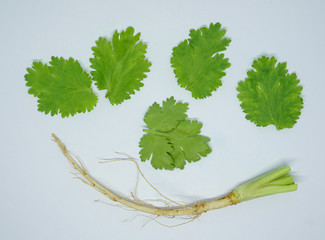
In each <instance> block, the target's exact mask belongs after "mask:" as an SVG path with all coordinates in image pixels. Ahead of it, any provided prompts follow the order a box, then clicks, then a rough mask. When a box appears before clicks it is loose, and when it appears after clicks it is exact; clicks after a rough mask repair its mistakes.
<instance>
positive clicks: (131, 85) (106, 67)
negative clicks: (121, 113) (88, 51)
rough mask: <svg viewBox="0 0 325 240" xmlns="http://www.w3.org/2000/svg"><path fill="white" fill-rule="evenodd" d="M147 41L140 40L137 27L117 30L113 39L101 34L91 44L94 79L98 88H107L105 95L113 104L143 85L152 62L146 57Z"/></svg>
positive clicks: (118, 102)
mask: <svg viewBox="0 0 325 240" xmlns="http://www.w3.org/2000/svg"><path fill="white" fill-rule="evenodd" d="M146 49H147V45H146V44H144V43H143V42H142V41H140V33H137V34H135V35H134V29H133V28H132V27H128V28H127V29H126V30H125V31H122V32H121V33H118V32H117V31H115V33H114V35H113V38H112V40H108V39H106V38H103V37H100V38H99V39H98V40H97V41H96V46H95V47H93V48H92V50H93V55H94V57H93V58H91V59H90V62H91V66H90V67H91V68H92V69H94V71H91V75H92V76H93V80H94V81H95V84H96V86H97V87H98V89H99V90H107V93H106V98H108V99H109V101H110V102H111V104H120V103H122V102H123V101H124V100H127V99H130V95H131V94H134V93H135V90H138V91H139V90H140V87H142V86H143V83H142V80H143V79H144V78H146V77H147V76H146V74H145V73H146V72H149V67H150V66H151V63H150V62H149V61H148V60H147V59H146V58H145V53H146Z"/></svg>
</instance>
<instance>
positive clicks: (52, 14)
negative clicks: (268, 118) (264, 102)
mask: <svg viewBox="0 0 325 240" xmlns="http://www.w3.org/2000/svg"><path fill="white" fill-rule="evenodd" d="M324 11H325V5H324V1H239V0H238V1H216V0H213V1H212V0H211V1H205V0H200V1H190V0H187V1H175V0H174V1H144V0H138V1H121V0H119V1H118V0H116V1H95V0H94V1H90V0H89V1H70V0H57V1H4V0H2V1H1V3H0V33H1V38H0V66H1V71H0V80H1V88H0V98H1V101H0V110H1V120H0V126H1V135H0V136H1V137H0V146H1V160H0V161H1V162H0V164H1V165H0V178H1V181H0V189H1V192H0V238H1V239H5V240H7V239H10V240H11V239H33V240H38V239H42V240H43V239H46V240H50V239H53V240H54V239H55V240H57V239H78V240H83V239H134V240H135V239H198V238H201V239H325V230H324V221H325V220H324V219H325V208H324V202H325V195H324V182H325V174H324V167H325V163H324V134H325V127H324V117H325V111H324V103H325V101H324V89H325V81H324V80H325V79H324V67H325V60H324V56H325V47H324V45H325V34H324V23H325V14H324ZM211 22H213V23H215V22H220V23H221V24H222V26H223V27H225V28H226V29H227V36H229V37H230V38H231V39H232V42H231V44H230V46H229V48H228V49H227V51H226V52H225V55H226V56H227V57H228V58H229V59H230V62H231V64H232V66H231V67H230V68H229V69H228V70H227V75H226V77H224V78H223V86H221V87H220V88H219V89H218V90H217V91H216V92H214V93H213V96H212V97H209V98H207V99H205V100H195V99H193V98H192V97H191V94H190V92H188V91H186V90H184V89H182V88H180V87H179V86H178V85H177V82H176V79H175V77H174V74H173V71H172V68H171V67H170V57H171V50H172V48H173V47H174V46H176V45H177V44H178V43H179V42H180V41H182V40H184V39H185V38H187V37H188V33H189V30H190V29H191V28H195V29H197V28H199V27H201V26H203V25H207V24H209V23H211ZM128 26H133V27H134V28H135V30H136V31H137V32H141V34H142V35H141V38H142V40H143V41H145V42H146V43H148V54H147V57H148V58H149V59H150V61H151V62H152V67H151V71H150V73H149V74H148V77H147V78H146V79H145V80H144V87H143V88H142V89H141V91H140V92H137V93H136V94H135V95H133V96H132V98H131V100H128V101H125V102H124V103H123V104H121V105H119V106H111V105H110V104H109V102H108V100H107V99H105V98H104V95H105V93H104V92H103V91H98V90H97V89H95V88H94V89H95V93H96V94H97V95H98V96H99V101H98V106H97V107H96V108H95V109H94V110H93V111H92V112H90V113H87V114H78V115H76V116H74V117H70V118H65V119H62V118H61V117H60V116H55V117H51V116H49V115H45V114H43V113H40V112H38V111H37V99H36V98H34V97H33V96H32V95H29V94H28V93H27V91H28V88H27V87H26V86H25V80H24V75H25V74H26V73H27V72H26V68H27V67H30V66H31V64H32V62H33V60H35V59H38V60H42V61H43V62H48V61H49V60H50V57H51V56H63V57H65V58H68V57H74V58H76V59H78V60H79V61H80V63H81V64H82V65H83V66H84V68H85V69H86V70H87V71H89V70H90V69H89V65H90V64H89V58H90V57H91V56H92V51H91V47H92V46H94V44H95V40H97V39H98V37H99V36H108V37H110V36H111V35H112V33H113V32H114V31H115V30H116V29H118V30H122V29H125V28H126V27H128ZM261 54H268V55H274V56H276V57H277V59H278V60H279V61H286V62H287V63H288V69H289V72H296V73H297V75H298V77H299V79H300V80H301V84H302V86H303V88H304V89H303V98H304V109H303V110H302V114H301V117H300V119H299V120H298V123H297V124H296V125H295V126H294V128H292V129H287V130H282V131H277V130H276V129H275V127H274V126H269V127H265V128H259V127H256V126H255V125H254V124H253V123H251V122H249V121H247V120H246V119H245V117H244V114H243V112H242V110H241V108H240V106H239V101H238V100H237V97H236V95H237V92H236V86H237V83H238V81H240V80H243V79H244V78H245V76H246V72H247V70H248V69H249V68H250V66H251V64H252V62H253V60H254V59H256V58H257V57H258V56H260V55H261ZM170 96H174V97H175V98H176V99H178V100H181V101H184V102H188V103H189V104H190V105H189V107H190V109H189V111H188V115H189V116H190V117H191V118H197V119H199V120H200V121H201V122H202V123H203V124H204V126H203V129H202V130H203V134H204V135H207V136H209V137H210V138H211V144H210V145H211V147H212V149H213V152H212V153H211V154H210V155H209V156H208V157H207V158H204V159H202V160H201V161H199V162H197V163H192V164H187V166H186V167H185V169H184V170H183V171H181V170H175V171H157V170H154V169H153V168H152V167H151V165H150V163H149V162H145V163H140V166H141V169H142V170H143V172H144V173H145V175H146V176H147V178H148V179H150V181H151V182H152V183H153V184H154V185H155V186H157V187H158V188H159V189H160V190H161V191H162V192H163V193H164V194H166V195H168V196H169V197H171V198H173V199H175V200H183V201H188V202H191V201H196V200H200V199H207V198H214V197H218V196H221V195H223V194H226V193H227V192H229V191H231V190H232V189H233V188H234V187H236V186H237V185H238V184H240V183H242V182H243V181H246V180H249V179H251V178H253V177H256V176H258V175H260V174H262V173H264V172H267V171H269V170H273V169H275V168H277V167H280V166H283V165H290V166H291V168H292V169H293V176H294V177H295V180H296V182H297V183H298V186H299V187H298V191H296V192H292V193H286V194H278V195H273V196H269V197H264V198H260V199H255V200H252V201H249V202H244V203H241V204H239V205H237V206H232V207H228V208H225V209H221V210H216V211H211V212H209V213H206V214H203V215H202V216H201V217H200V218H199V220H196V221H194V222H191V223H188V224H185V225H183V226H180V227H176V228H166V227H162V226H160V225H159V224H157V223H155V222H149V223H148V224H147V225H146V226H145V227H144V228H142V226H143V225H144V224H145V223H146V222H148V221H149V220H150V219H149V218H147V217H144V216H142V215H140V213H137V212H130V211H126V210H123V209H120V208H118V207H113V206H109V205H107V204H103V203H98V202H94V200H96V199H99V200H101V201H105V202H106V203H111V202H110V201H109V200H108V199H105V197H104V196H102V195H101V194H100V193H98V192H96V191H95V190H93V189H91V188H90V187H89V186H87V185H85V184H83V183H82V182H80V181H78V180H76V179H73V178H72V177H73V175H72V174H71V171H72V169H71V167H70V165H69V164H68V162H67V161H66V159H65V158H64V157H63V155H62V154H61V152H60V150H59V148H58V147H57V145H56V144H55V143H54V142H53V141H51V133H56V134H57V135H58V136H59V137H60V138H61V140H62V141H63V142H64V143H65V144H66V145H67V146H68V148H69V149H70V150H71V151H72V152H73V153H75V154H77V155H78V156H79V157H80V158H81V159H82V160H83V162H84V163H85V165H86V166H87V168H88V170H89V172H90V173H91V174H92V175H93V176H95V177H96V178H97V179H98V180H99V181H101V182H102V183H104V184H105V185H107V186H108V187H110V188H112V189H114V190H115V191H116V192H118V193H120V194H122V195H124V196H130V192H131V191H133V190H134V184H135V180H136V173H135V169H134V166H133V165H132V164H131V163H109V164H106V165H102V164H99V163H98V160H100V158H105V157H106V158H111V157H116V156H118V155H116V154H115V153H114V151H121V152H125V153H128V154H130V155H132V156H134V157H135V158H138V157H139V154H138V152H139V147H138V142H139V139H140V137H141V136H142V128H143V126H144V123H143V116H144V113H145V112H146V110H147V108H148V107H149V106H150V105H151V104H152V103H153V102H154V101H157V102H159V103H160V102H161V101H162V100H164V99H166V98H167V97H170ZM139 196H140V197H141V198H143V199H147V198H159V195H158V194H157V193H155V192H153V191H152V190H151V189H149V188H148V187H146V186H145V183H144V182H143V181H142V182H140V188H139ZM134 217H135V218H134ZM132 218H134V219H133V221H131V222H130V221H129V222H125V221H124V220H132ZM158 220H160V221H162V222H164V223H166V224H170V225H173V224H177V223H180V222H182V219H181V220H172V219H163V218H160V219H158Z"/></svg>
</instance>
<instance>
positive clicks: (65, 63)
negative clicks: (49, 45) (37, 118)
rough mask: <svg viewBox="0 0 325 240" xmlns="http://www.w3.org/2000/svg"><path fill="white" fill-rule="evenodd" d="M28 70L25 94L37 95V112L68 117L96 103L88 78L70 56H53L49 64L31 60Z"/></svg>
mask: <svg viewBox="0 0 325 240" xmlns="http://www.w3.org/2000/svg"><path fill="white" fill-rule="evenodd" d="M27 72H28V74H26V75H25V80H26V86H28V87H30V89H29V90H28V93H30V94H32V95H34V96H35V97H38V110H39V111H40V112H45V114H48V113H50V114H51V115H52V116H54V115H56V114H61V116H62V117H68V116H69V115H71V116H73V115H74V114H76V113H81V112H86V111H91V110H92V109H93V108H94V106H96V103H97V96H96V95H95V94H94V93H93V91H92V89H91V78H90V76H89V75H88V73H87V72H85V71H84V70H83V69H82V68H81V66H80V64H79V63H78V61H77V60H74V59H73V58H69V59H68V60H66V59H64V58H62V57H61V58H58V57H52V58H51V61H50V63H49V65H46V64H43V63H41V62H34V63H33V65H32V67H31V68H27Z"/></svg>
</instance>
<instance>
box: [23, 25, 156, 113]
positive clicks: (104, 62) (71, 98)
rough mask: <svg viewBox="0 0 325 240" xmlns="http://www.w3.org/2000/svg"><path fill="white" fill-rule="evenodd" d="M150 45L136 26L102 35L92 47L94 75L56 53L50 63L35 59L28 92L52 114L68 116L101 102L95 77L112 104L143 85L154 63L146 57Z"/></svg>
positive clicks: (42, 110)
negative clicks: (110, 36)
mask: <svg viewBox="0 0 325 240" xmlns="http://www.w3.org/2000/svg"><path fill="white" fill-rule="evenodd" d="M146 48H147V45H146V44H144V43H143V42H141V41H140V33H137V34H134V29H133V28H132V27H128V28H127V29H126V30H125V31H122V32H121V33H118V32H117V31H116V32H115V33H114V35H113V38H112V40H108V39H106V38H102V37H100V38H99V40H98V41H96V46H95V47H93V48H92V50H93V55H94V57H93V58H91V59H90V62H91V68H93V69H94V71H91V75H92V78H91V77H90V76H89V74H88V73H87V72H85V71H84V70H83V69H82V68H81V66H80V64H79V63H78V61H76V60H74V59H72V58H70V59H68V60H66V59H63V58H57V57H52V61H51V62H50V63H49V65H46V64H43V63H41V62H38V61H35V62H33V65H32V67H31V68H27V72H28V73H27V74H26V75H25V80H26V85H27V86H28V87H30V89H29V91H28V92H29V93H30V94H33V95H34V96H35V97H38V110H39V111H41V112H44V113H45V114H48V113H51V115H52V116H53V115H56V114H61V116H62V117H68V116H70V115H71V116H73V115H74V114H76V113H81V112H86V111H90V110H92V109H93V108H94V106H96V103H97V96H96V95H95V94H94V93H93V91H92V89H91V84H92V80H93V81H95V84H96V85H97V87H98V89H99V90H104V89H105V90H107V93H106V97H107V98H108V99H109V101H110V102H111V104H120V103H122V102H123V101H124V100H127V99H130V95H131V94H134V93H135V90H140V87H142V86H143V83H142V80H143V79H144V78H145V77H146V75H145V73H146V72H149V67H150V66H151V64H150V62H149V61H148V60H147V59H146V58H145V53H146Z"/></svg>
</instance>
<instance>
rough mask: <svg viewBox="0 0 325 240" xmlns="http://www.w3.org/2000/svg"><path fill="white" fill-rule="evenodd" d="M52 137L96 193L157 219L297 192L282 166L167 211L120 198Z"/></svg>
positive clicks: (195, 213)
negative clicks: (224, 193)
mask: <svg viewBox="0 0 325 240" xmlns="http://www.w3.org/2000/svg"><path fill="white" fill-rule="evenodd" d="M52 136H53V138H54V140H55V142H56V143H57V144H58V146H59V147H60V149H61V150H62V152H63V154H64V156H65V157H66V158H67V160H68V161H69V162H70V163H71V165H72V167H73V168H74V169H75V170H77V171H78V173H80V174H81V177H80V179H81V180H82V181H83V182H84V183H86V184H88V185H90V186H91V187H93V188H94V189H96V190H97V191H99V192H101V193H102V194H104V195H105V196H106V197H108V198H109V199H111V200H112V201H115V202H118V203H121V204H123V205H125V206H127V207H130V208H132V209H135V210H138V211H142V212H145V213H150V214H153V215H157V216H170V217H174V216H185V215H190V216H195V215H196V216H199V215H201V214H202V213H204V212H207V211H210V210H214V209H219V208H223V207H227V206H230V205H235V204H237V203H240V202H242V201H247V200H251V199H253V198H257V197H262V196H266V195H270V194H276V193H282V192H290V191H295V190H296V189H297V185H296V184H294V180H293V178H292V176H290V175H289V174H288V172H289V171H290V170H291V169H290V167H282V168H280V169H277V170H275V171H273V172H270V173H267V174H265V175H263V176H261V177H258V178H256V179H254V180H252V181H249V182H246V183H244V184H242V185H240V186H239V187H237V188H236V189H235V190H234V191H232V192H231V193H229V194H228V195H227V196H225V197H223V198H219V199H216V200H212V201H201V202H196V203H192V204H189V205H186V206H182V207H179V206H174V207H168V208H164V207H158V206H153V205H151V204H150V205H149V204H145V203H144V202H141V201H136V200H131V199H128V198H124V197H121V196H119V195H118V194H116V193H115V192H114V191H112V190H110V189H109V188H107V187H105V186H104V185H102V184H100V183H99V182H97V181H96V180H95V179H94V178H92V177H91V176H90V175H89V174H88V172H87V171H86V169H85V167H84V166H83V164H82V163H81V162H80V161H77V160H75V158H74V157H73V156H72V155H71V154H70V153H69V151H68V150H67V148H66V147H65V145H64V144H63V143H62V142H61V141H60V139H59V138H58V137H57V136H56V135H55V134H52Z"/></svg>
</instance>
